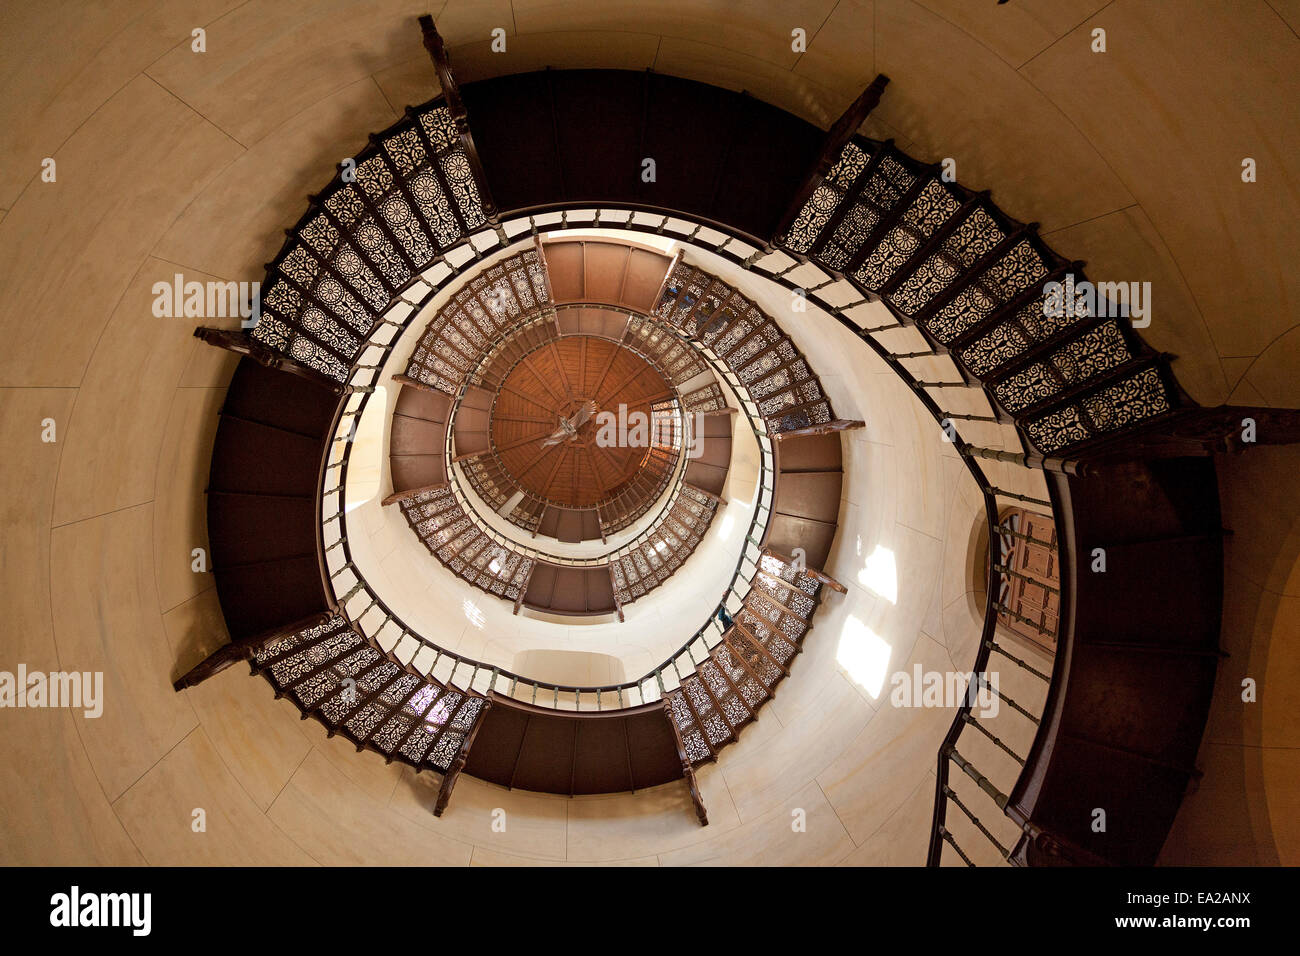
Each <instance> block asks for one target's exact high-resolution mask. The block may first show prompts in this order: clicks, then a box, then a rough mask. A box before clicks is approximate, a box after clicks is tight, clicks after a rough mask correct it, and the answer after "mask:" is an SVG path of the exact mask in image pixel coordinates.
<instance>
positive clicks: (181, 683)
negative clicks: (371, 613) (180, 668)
mask: <svg viewBox="0 0 1300 956" xmlns="http://www.w3.org/2000/svg"><path fill="white" fill-rule="evenodd" d="M331 617H333V615H332V614H331V613H330V612H329V611H322V612H320V613H319V614H312V615H310V616H308V617H304V618H302V619H301V620H298V621H294V622H293V623H292V624H285V625H283V626H281V627H275V628H272V629H271V630H269V631H263V632H262V633H261V634H255V635H253V636H252V637H241V638H238V639H237V640H233V641H231V642H230V643H229V644H226V645H223V646H222V647H219V648H217V649H216V650H215V651H213V652H212V653H211V654H209V655H208V656H207V657H205V658H204V659H203V660H202V661H200V662H199V663H197V664H195V665H194V666H193V667H191V668H190V669H189V670H188V671H186V672H185V673H184V674H183V675H182V676H181V677H179V678H177V679H176V680H175V681H173V682H172V687H173V688H174V689H175V690H177V691H182V690H184V689H185V688H187V687H194V686H195V685H196V684H201V683H203V682H204V681H205V680H207V679H208V678H209V677H211V676H212V675H214V674H219V673H220V672H221V671H223V670H225V669H226V668H227V667H229V666H230V665H231V664H234V663H237V662H238V661H246V660H249V659H250V658H251V657H252V656H253V655H254V654H256V653H257V652H258V651H260V650H261V649H262V648H263V647H265V646H266V645H267V644H270V643H271V642H272V641H275V640H278V639H279V638H281V637H284V636H285V635H286V634H294V633H296V632H298V631H305V630H307V629H308V628H311V627H316V626H318V625H320V624H324V623H325V622H326V621H328V620H329V619H330V618H331Z"/></svg>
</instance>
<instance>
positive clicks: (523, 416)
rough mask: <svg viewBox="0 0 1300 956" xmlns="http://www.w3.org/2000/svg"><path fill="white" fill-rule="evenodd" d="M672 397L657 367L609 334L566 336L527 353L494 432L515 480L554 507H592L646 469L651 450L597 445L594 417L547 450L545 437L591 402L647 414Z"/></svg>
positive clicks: (511, 379)
mask: <svg viewBox="0 0 1300 956" xmlns="http://www.w3.org/2000/svg"><path fill="white" fill-rule="evenodd" d="M673 395H674V393H673V391H672V389H671V387H670V386H669V385H668V383H667V382H665V381H664V379H663V376H662V375H660V373H659V372H658V370H657V369H655V368H654V366H652V365H650V364H649V363H647V362H646V361H645V360H644V359H642V358H641V357H640V356H639V355H637V354H636V353H635V352H632V351H629V350H628V349H625V348H622V347H620V346H619V345H618V344H616V343H614V342H611V341H609V340H608V339H602V338H596V337H594V336H588V335H569V336H564V337H561V338H559V339H556V340H554V341H551V342H548V343H547V344H546V345H544V346H542V347H541V348H539V349H536V350H535V351H533V352H531V353H530V354H529V355H527V356H525V357H524V358H523V359H521V360H520V362H519V363H518V364H517V365H516V366H515V367H514V369H512V370H511V372H510V374H509V375H508V376H507V377H506V380H505V382H504V383H503V384H502V386H501V388H500V390H499V391H498V393H497V398H496V404H495V406H494V408H493V410H492V421H491V435H492V443H493V445H494V446H495V448H496V451H497V455H498V457H499V459H500V461H501V463H502V465H503V466H504V467H505V469H506V471H507V472H508V473H509V474H510V476H511V478H512V479H513V480H514V482H515V483H516V484H517V485H518V486H519V487H520V488H523V489H524V490H525V491H528V492H529V493H531V494H533V495H535V496H537V497H539V498H544V499H546V500H548V501H551V502H554V503H556V504H560V505H565V506H568V507H574V508H585V507H592V506H594V505H595V504H597V503H598V502H601V501H604V500H606V499H608V498H609V497H610V496H611V495H613V494H614V493H616V492H617V491H618V490H619V489H620V488H621V487H622V486H623V485H625V484H626V483H627V482H628V481H630V480H631V479H632V478H633V477H634V476H635V475H636V474H637V472H638V471H639V470H640V469H641V468H642V467H643V466H644V464H645V462H646V459H647V457H648V455H649V448H648V447H638V448H629V447H623V446H620V445H614V446H612V447H600V446H598V444H597V441H596V434H597V429H598V423H597V417H598V416H593V417H592V418H591V420H590V421H588V422H587V423H586V424H584V425H582V426H581V427H580V428H579V429H578V435H577V437H576V438H575V439H572V440H566V441H562V442H561V443H560V444H558V445H552V446H551V447H549V448H544V447H542V442H543V440H545V439H546V438H547V436H549V435H551V434H552V433H553V432H554V431H556V429H557V428H558V427H559V419H560V418H561V417H569V416H571V415H573V414H574V413H575V412H576V411H577V410H578V408H579V406H581V405H582V403H583V402H584V401H586V400H587V399H591V400H593V401H595V403H596V410H597V413H598V414H599V413H600V412H606V411H608V412H611V413H613V414H615V415H618V414H619V406H620V405H625V406H626V408H627V414H628V416H631V415H632V413H633V412H642V413H644V414H645V415H647V416H649V414H650V407H651V405H652V404H654V403H656V402H660V401H665V400H667V399H669V398H672V397H673Z"/></svg>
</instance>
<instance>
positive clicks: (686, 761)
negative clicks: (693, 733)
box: [663, 705, 709, 827]
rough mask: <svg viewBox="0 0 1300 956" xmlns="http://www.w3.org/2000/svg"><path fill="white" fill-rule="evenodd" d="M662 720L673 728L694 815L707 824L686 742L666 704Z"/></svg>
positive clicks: (707, 820) (701, 823)
mask: <svg viewBox="0 0 1300 956" xmlns="http://www.w3.org/2000/svg"><path fill="white" fill-rule="evenodd" d="M663 710H664V720H666V721H668V726H669V727H671V728H672V729H673V740H675V741H676V742H677V758H678V759H679V760H680V761H681V762H682V779H683V780H685V781H686V787H687V789H688V790H689V791H690V794H691V805H692V806H693V807H695V816H696V818H697V819H698V820H699V821H700V826H702V827H707V826H708V825H709V813H708V810H706V809H705V807H704V797H703V796H702V795H701V794H700V785H699V783H698V782H697V781H696V779H695V768H694V767H692V766H691V761H690V758H689V757H687V756H686V744H684V743H683V742H682V734H681V731H680V730H678V729H677V721H675V720H673V715H672V711H671V710H670V709H669V708H668V706H667V705H665V706H664V709H663ZM700 733H704V727H703V725H701V727H700Z"/></svg>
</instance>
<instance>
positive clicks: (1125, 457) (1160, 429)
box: [1067, 405, 1300, 468]
mask: <svg viewBox="0 0 1300 956" xmlns="http://www.w3.org/2000/svg"><path fill="white" fill-rule="evenodd" d="M1247 420H1249V428H1248V422H1247ZM1297 443H1300V410H1298V409H1293V408H1254V407H1251V406H1243V405H1218V406H1215V407H1213V408H1202V407H1199V406H1193V407H1188V408H1180V409H1177V410H1175V411H1173V412H1171V413H1169V414H1167V415H1162V416H1161V417H1159V418H1156V419H1153V420H1152V421H1150V422H1148V423H1146V424H1143V425H1139V426H1138V427H1136V428H1134V429H1132V430H1130V431H1126V432H1124V433H1122V434H1119V435H1116V436H1114V437H1113V438H1112V437H1105V436H1103V437H1101V438H1099V439H1097V440H1096V441H1092V442H1086V443H1082V444H1080V445H1079V446H1077V447H1072V448H1069V449H1068V450H1067V454H1068V455H1069V456H1070V458H1071V459H1077V460H1078V461H1080V462H1082V463H1083V465H1084V466H1085V467H1086V468H1090V467H1091V466H1092V465H1100V464H1104V463H1107V462H1117V461H1137V460H1144V461H1147V460H1152V459H1157V458H1182V457H1189V456H1193V457H1196V456H1205V455H1213V454H1215V453H1224V452H1242V451H1246V450H1248V449H1250V448H1252V447H1254V446H1255V445H1293V444H1297Z"/></svg>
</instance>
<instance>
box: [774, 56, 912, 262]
mask: <svg viewBox="0 0 1300 956" xmlns="http://www.w3.org/2000/svg"><path fill="white" fill-rule="evenodd" d="M888 84H889V77H887V76H885V74H883V73H879V74H877V75H876V78H875V79H874V80H872V81H871V85H869V86H868V87H867V88H866V89H865V90H863V91H862V92H861V93H860V94H858V98H857V99H856V100H854V101H853V103H852V104H851V105H850V106H849V108H848V109H846V110H845V111H844V112H843V113H841V114H840V118H839V119H837V120H836V121H835V122H834V123H833V124H832V125H831V128H830V129H829V130H827V131H826V138H825V139H824V140H822V148H821V150H820V151H819V152H818V153H817V158H816V159H815V160H814V161H813V164H812V167H811V168H810V169H809V170H808V174H807V175H806V176H805V177H804V181H803V185H801V186H800V187H799V191H798V192H797V193H795V195H794V198H793V199H792V200H791V201H790V205H789V206H788V207H787V208H786V211H785V215H784V216H782V217H781V221H780V223H779V224H778V225H777V227H776V233H775V234H774V235H773V236H772V243H775V242H776V241H777V240H778V239H780V238H781V237H782V236H784V235H785V234H786V232H787V231H789V229H790V225H791V224H792V223H793V222H794V220H795V217H796V216H798V215H799V210H800V209H802V208H803V205H804V203H806V202H807V201H808V198H809V197H810V196H812V194H813V190H814V189H816V188H817V187H818V186H820V185H821V181H822V180H823V179H825V178H826V174H827V173H829V172H830V171H831V167H832V166H834V165H835V161H836V160H837V159H839V156H840V153H841V152H842V151H843V149H844V147H845V145H846V144H847V143H848V141H849V140H850V139H852V138H853V134H854V133H856V132H857V131H858V127H860V126H861V125H862V124H863V123H864V122H866V119H867V117H868V116H869V115H870V114H871V111H872V110H873V109H875V108H876V106H877V105H878V104H879V103H880V96H881V94H882V93H884V92H885V87H886V86H887V85H888Z"/></svg>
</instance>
